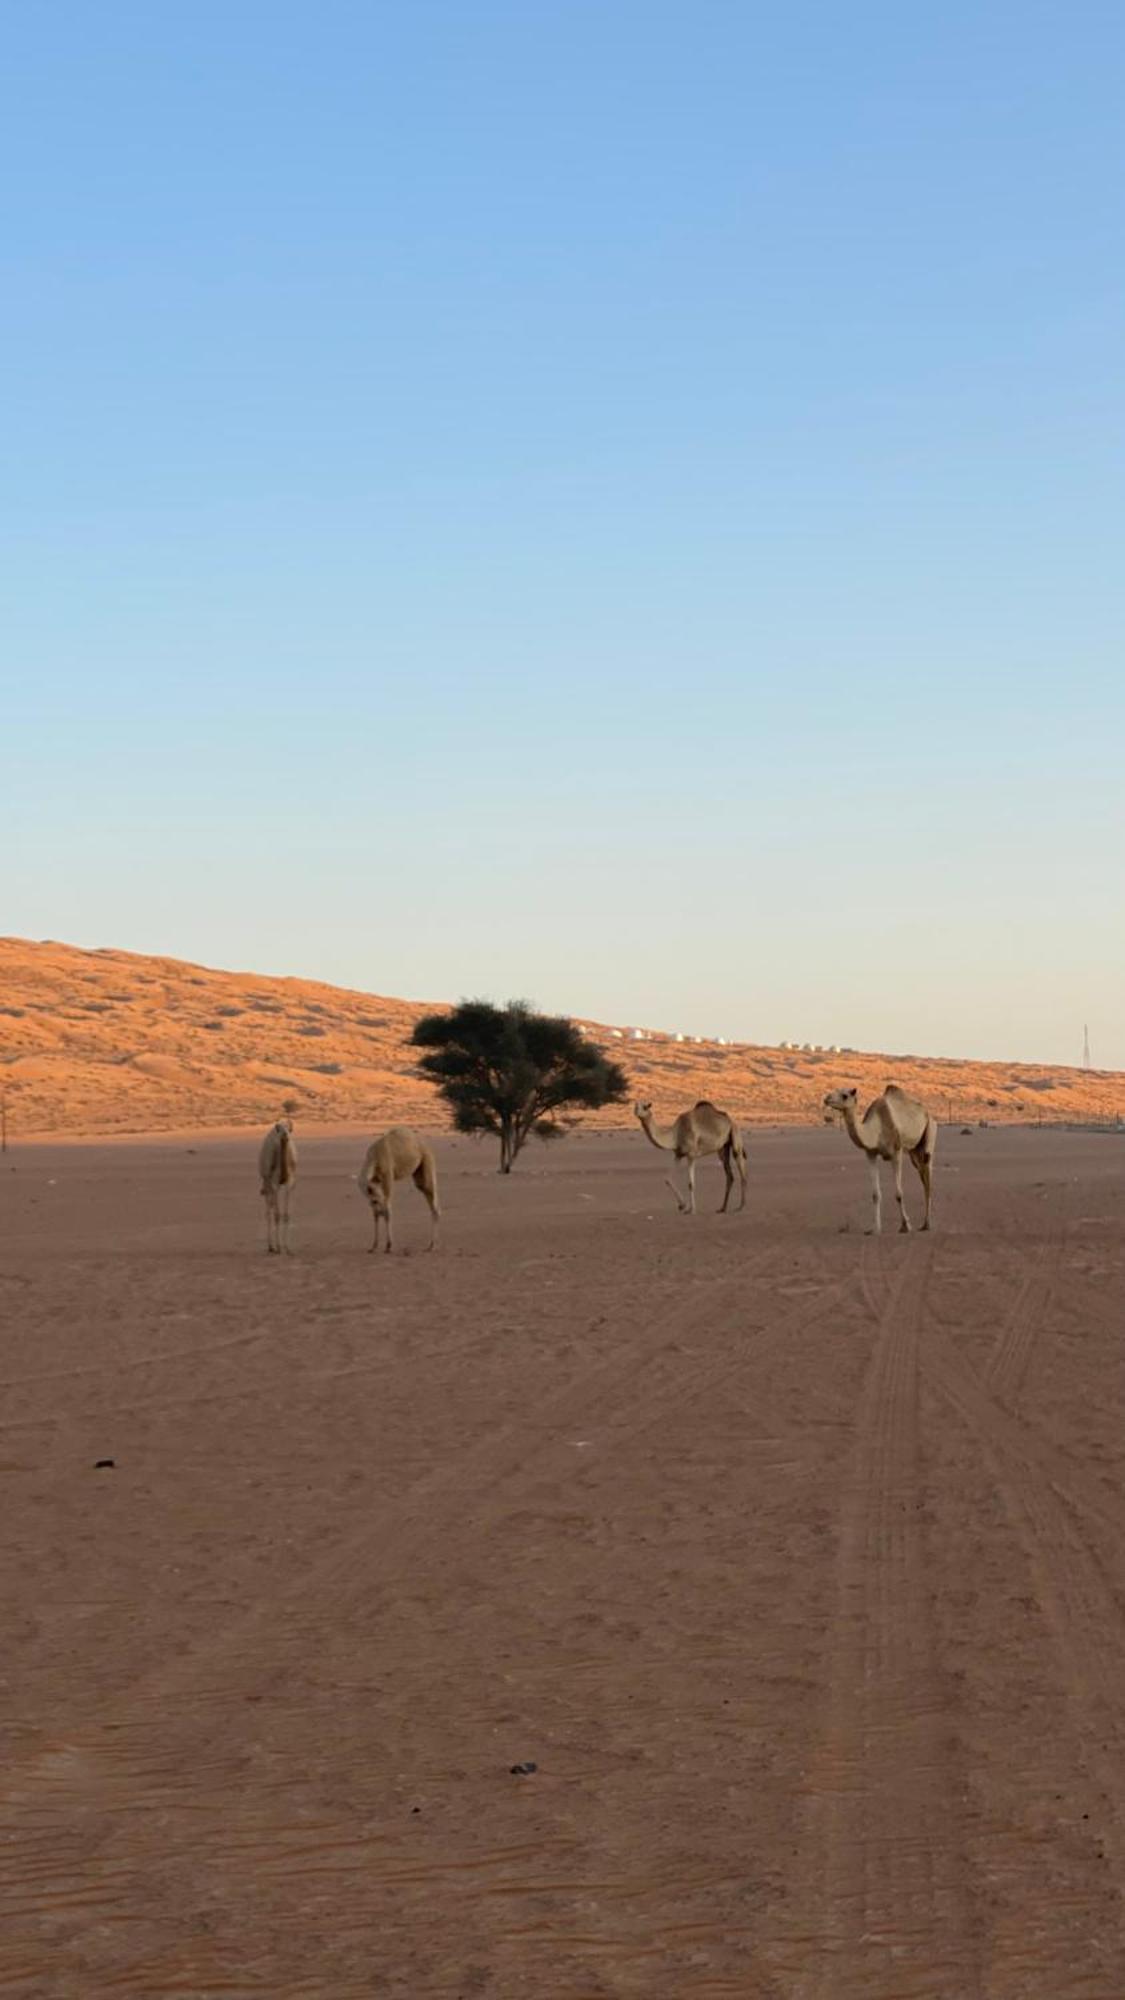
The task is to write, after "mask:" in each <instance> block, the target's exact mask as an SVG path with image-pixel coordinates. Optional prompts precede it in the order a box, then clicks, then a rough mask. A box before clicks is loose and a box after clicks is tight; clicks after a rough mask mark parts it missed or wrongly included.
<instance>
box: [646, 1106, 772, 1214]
mask: <svg viewBox="0 0 1125 2000" xmlns="http://www.w3.org/2000/svg"><path fill="white" fill-rule="evenodd" d="M633 1111H634V1114H635V1115H636V1117H637V1118H639V1119H640V1122H641V1130H642V1131H643V1133H644V1135H645V1137H646V1139H648V1140H649V1141H650V1142H651V1144H652V1145H654V1146H658V1147H659V1148H660V1150H661V1152H663V1153H672V1154H674V1155H675V1158H676V1160H677V1161H679V1160H686V1161H687V1188H688V1191H687V1200H686V1201H685V1200H684V1198H683V1196H682V1194H681V1193H680V1190H679V1188H678V1187H677V1186H676V1183H675V1181H674V1180H673V1179H672V1177H671V1175H670V1174H669V1175H668V1176H667V1182H668V1186H669V1187H670V1188H671V1190H672V1193H673V1194H674V1195H675V1197H676V1205H677V1207H678V1208H679V1210H680V1213H681V1215H694V1214H695V1163H696V1161H697V1160H702V1159H706V1158H707V1157H708V1155H709V1154H711V1153H717V1154H718V1156H719V1159H720V1160H721V1161H722V1163H723V1172H724V1174H725V1175H726V1189H725V1191H724V1194H723V1199H722V1205H721V1207H720V1209H719V1214H720V1215H725V1214H726V1211H727V1204H728V1202H729V1201H730V1191H731V1188H732V1187H733V1186H734V1176H735V1172H736V1171H737V1173H738V1179H739V1202H738V1206H739V1208H745V1206H746V1148H745V1146H744V1145H743V1143H742V1136H741V1134H740V1132H739V1130H738V1127H737V1125H736V1124H735V1123H734V1120H733V1119H732V1118H730V1117H728V1115H727V1113H726V1112H725V1111H720V1110H719V1109H718V1107H717V1106H716V1105H714V1104H709V1103H708V1102H707V1099H706V1098H705V1097H704V1098H701V1099H700V1101H699V1103H698V1104H693V1106H692V1108H691V1110H690V1111H681V1113H680V1115H679V1117H678V1118H677V1120H676V1122H675V1124H674V1125H669V1126H666V1127H664V1128H663V1130H662V1129H661V1127H660V1126H658V1125H655V1124H654V1123H653V1116H652V1105H651V1104H634V1106H633Z"/></svg>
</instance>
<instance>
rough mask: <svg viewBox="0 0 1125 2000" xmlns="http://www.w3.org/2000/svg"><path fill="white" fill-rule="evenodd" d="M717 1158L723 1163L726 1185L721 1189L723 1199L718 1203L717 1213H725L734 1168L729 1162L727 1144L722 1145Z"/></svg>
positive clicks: (732, 1182) (732, 1183) (732, 1181)
mask: <svg viewBox="0 0 1125 2000" xmlns="http://www.w3.org/2000/svg"><path fill="white" fill-rule="evenodd" d="M719 1158H720V1159H721V1161H722V1163H723V1172H724V1174H725V1175H726V1182H727V1184H726V1187H725V1188H724V1189H723V1199H722V1201H721V1202H720V1204H719V1214H720V1215H725V1214H726V1212H727V1203H728V1202H729V1200H730V1191H731V1189H732V1187H733V1186H734V1168H733V1167H732V1166H731V1163H730V1147H729V1146H724V1147H723V1150H722V1152H721V1153H720V1154H719Z"/></svg>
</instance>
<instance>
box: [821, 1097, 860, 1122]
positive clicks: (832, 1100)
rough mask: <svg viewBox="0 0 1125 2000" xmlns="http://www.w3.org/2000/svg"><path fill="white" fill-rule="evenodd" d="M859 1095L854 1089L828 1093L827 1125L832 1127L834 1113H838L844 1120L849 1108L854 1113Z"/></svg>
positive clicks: (825, 1108) (825, 1104)
mask: <svg viewBox="0 0 1125 2000" xmlns="http://www.w3.org/2000/svg"><path fill="white" fill-rule="evenodd" d="M858 1094H859V1093H858V1092H857V1091H856V1090H855V1089H854V1088H852V1089H851V1090H830V1091H828V1092H827V1094H826V1096H825V1099H824V1114H825V1115H824V1122H825V1124H826V1125H831V1123H832V1115H833V1113H834V1112H836V1113H838V1114H839V1116H840V1117H841V1118H842V1117H843V1115H844V1113H845V1111H847V1110H848V1109H849V1108H850V1109H851V1110H852V1111H854V1110H855V1108H856V1102H857V1098H858Z"/></svg>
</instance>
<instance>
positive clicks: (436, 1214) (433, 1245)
mask: <svg viewBox="0 0 1125 2000" xmlns="http://www.w3.org/2000/svg"><path fill="white" fill-rule="evenodd" d="M414 1185H415V1187H416V1188H417V1189H418V1191H419V1193H420V1194H423V1195H424V1196H425V1198H426V1203H427V1206H428V1208H429V1211H430V1249H431V1250H436V1249H437V1239H438V1223H439V1222H440V1221H441V1210H440V1208H439V1207H438V1198H437V1189H436V1188H435V1187H434V1185H433V1180H432V1176H431V1174H430V1172H429V1170H428V1168H427V1166H426V1162H425V1161H423V1162H422V1165H421V1166H420V1167H416V1168H415V1170H414Z"/></svg>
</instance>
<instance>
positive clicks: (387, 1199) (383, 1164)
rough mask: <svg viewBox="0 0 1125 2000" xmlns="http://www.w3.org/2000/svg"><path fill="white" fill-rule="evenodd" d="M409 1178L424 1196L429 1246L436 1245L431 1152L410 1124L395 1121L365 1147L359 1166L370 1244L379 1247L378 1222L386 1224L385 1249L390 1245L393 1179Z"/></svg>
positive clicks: (437, 1211)
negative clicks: (367, 1206)
mask: <svg viewBox="0 0 1125 2000" xmlns="http://www.w3.org/2000/svg"><path fill="white" fill-rule="evenodd" d="M407 1179H410V1180H412V1181H413V1182H414V1185H415V1187H416V1188H417V1189H418V1192H419V1194H422V1195H424V1196H425V1198H426V1201H427V1203H428V1205H429V1210H430V1249H431V1250H433V1249H435V1248H436V1246H437V1237H438V1223H439V1221H440V1219H441V1210H440V1208H439V1207H438V1193H437V1168H436V1166H435V1164H434V1156H433V1154H432V1153H431V1151H430V1149H429V1147H428V1146H427V1145H426V1144H425V1141H424V1140H422V1139H420V1138H419V1137H418V1134H417V1132H414V1131H412V1130H411V1128H410V1126H409V1125H394V1126H392V1127H391V1130H390V1131H389V1132H385V1133H384V1134H383V1137H382V1138H381V1139H373V1140H372V1142H371V1144H370V1146H369V1147H368V1148H367V1157H366V1158H365V1160H364V1162H363V1166H362V1168H361V1169H360V1175H359V1184H360V1187H361V1188H362V1189H363V1192H364V1194H365V1195H366V1196H367V1199H368V1201H369V1202H370V1203H371V1214H372V1218H373V1220H374V1224H375V1236H374V1241H373V1242H372V1245H371V1248H372V1250H373V1251H375V1250H377V1249H378V1248H379V1224H380V1222H385V1223H386V1226H387V1243H386V1248H387V1250H388V1252H389V1251H390V1250H391V1249H392V1247H393V1241H392V1236H391V1201H392V1198H393V1196H394V1189H395V1182H396V1181H404V1180H407Z"/></svg>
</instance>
